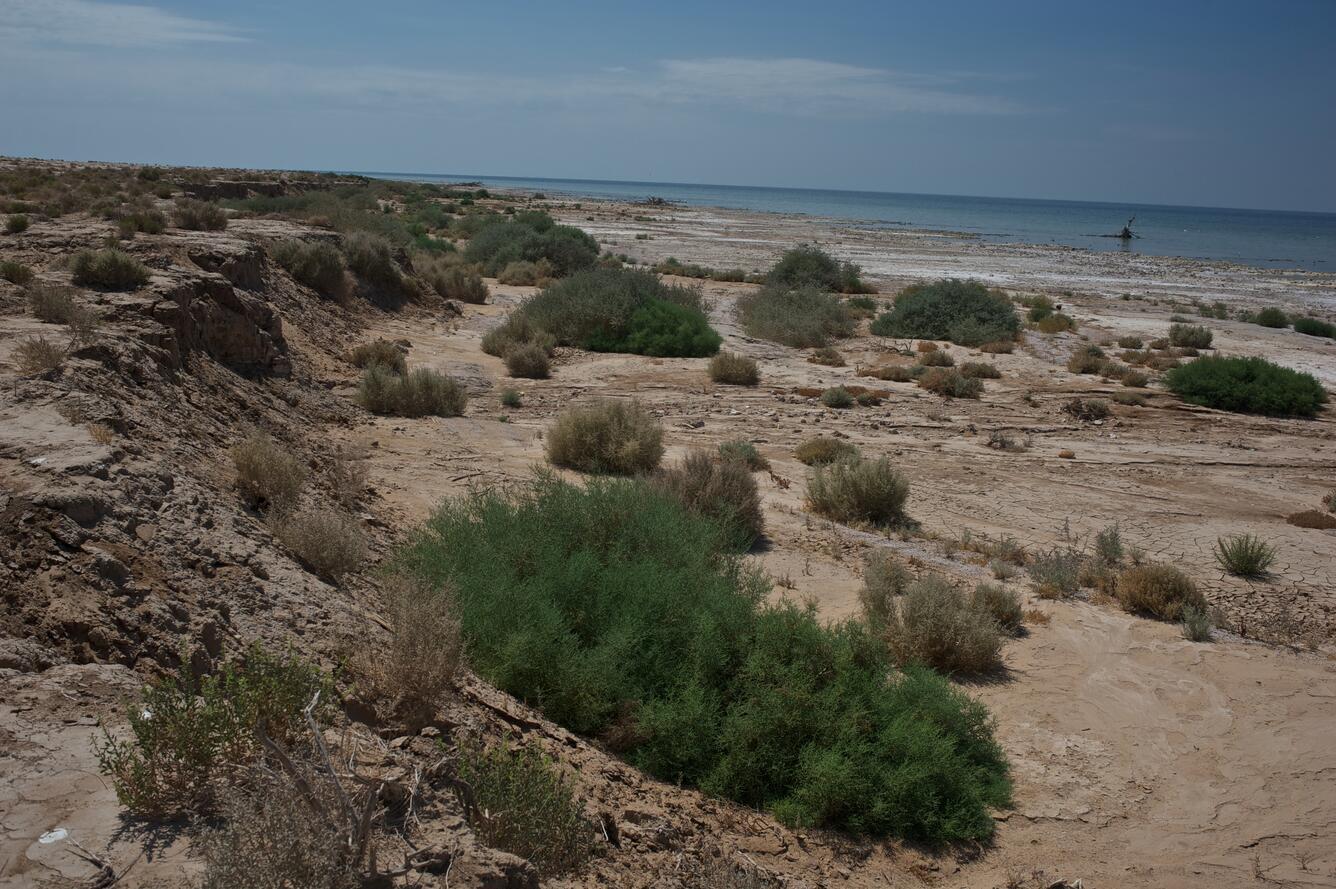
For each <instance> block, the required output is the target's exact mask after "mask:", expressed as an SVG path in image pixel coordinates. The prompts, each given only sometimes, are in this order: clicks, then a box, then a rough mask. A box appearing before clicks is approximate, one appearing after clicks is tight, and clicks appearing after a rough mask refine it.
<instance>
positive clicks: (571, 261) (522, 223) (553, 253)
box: [464, 210, 598, 278]
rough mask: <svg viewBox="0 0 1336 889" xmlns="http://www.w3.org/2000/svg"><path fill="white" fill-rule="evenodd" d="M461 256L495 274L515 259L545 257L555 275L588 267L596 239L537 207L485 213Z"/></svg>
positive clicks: (595, 257) (594, 256) (594, 253)
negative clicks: (504, 213)
mask: <svg viewBox="0 0 1336 889" xmlns="http://www.w3.org/2000/svg"><path fill="white" fill-rule="evenodd" d="M464 257H465V258H466V259H467V260H468V261H469V262H472V263H477V264H479V265H480V266H481V267H482V270H483V272H485V273H486V274H488V275H491V276H496V275H497V274H499V273H500V272H501V271H502V270H503V269H505V268H506V267H507V266H509V265H510V264H511V263H515V262H531V263H535V264H536V263H539V262H542V261H546V262H547V263H548V265H549V266H550V267H551V269H552V271H553V273H554V276H555V277H559V278H560V277H565V276H568V275H572V274H574V273H576V272H580V271H584V270H586V269H590V268H592V267H593V266H594V264H595V263H596V262H597V261H598V242H597V241H595V240H594V239H593V238H592V237H590V236H589V235H588V234H587V233H585V232H584V231H582V230H580V229H578V228H574V227H573V226H569V225H557V224H556V222H555V221H554V220H553V219H552V217H551V216H549V215H547V214H546V213H544V212H543V211H541V210H528V211H521V212H519V213H516V214H515V215H514V216H513V217H511V218H510V219H507V218H506V217H504V216H492V217H487V218H486V219H485V222H484V224H483V226H482V228H481V229H479V230H478V231H477V232H475V233H474V234H473V236H472V237H471V238H470V239H469V244H468V247H467V248H466V249H465V250H464Z"/></svg>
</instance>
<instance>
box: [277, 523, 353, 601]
mask: <svg viewBox="0 0 1336 889" xmlns="http://www.w3.org/2000/svg"><path fill="white" fill-rule="evenodd" d="M271 525H272V526H273V530H274V534H275V536H276V537H278V539H279V540H281V541H283V544H284V545H285V546H286V547H287V548H288V549H290V550H292V552H293V555H295V556H296V557H297V559H298V561H300V562H301V563H302V564H303V565H305V566H306V567H307V568H310V569H311V570H312V571H314V572H315V573H316V574H318V575H320V576H321V577H323V578H324V579H325V580H328V581H330V582H331V583H336V584H337V583H340V582H342V580H343V578H344V576H345V575H348V574H351V573H353V572H354V571H356V570H357V569H358V568H360V567H362V563H363V562H365V561H366V557H367V548H366V535H365V534H363V533H362V526H361V525H360V524H359V523H358V521H357V519H355V518H353V517H352V516H350V515H346V514H344V513H343V512H341V511H339V510H337V509H330V508H327V507H326V508H320V507H313V508H309V509H304V510H301V511H299V512H292V513H285V514H283V515H279V516H277V517H275V518H273V519H271Z"/></svg>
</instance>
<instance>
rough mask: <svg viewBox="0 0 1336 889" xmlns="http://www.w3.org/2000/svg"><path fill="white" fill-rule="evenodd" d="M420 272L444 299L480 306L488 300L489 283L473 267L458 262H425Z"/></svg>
mask: <svg viewBox="0 0 1336 889" xmlns="http://www.w3.org/2000/svg"><path fill="white" fill-rule="evenodd" d="M421 265H422V268H421V269H420V270H419V273H420V274H421V275H422V277H423V279H424V280H425V281H426V282H427V283H428V284H430V285H431V288H432V290H435V291H436V293H437V294H438V295H439V296H441V297H442V298H444V299H457V300H459V301H460V302H462V303H471V304H472V305H476V306H480V305H483V304H484V303H486V302H487V284H486V283H485V282H484V281H483V280H482V275H479V274H478V273H477V272H476V271H474V270H473V269H471V268H469V267H467V266H462V265H458V264H451V265H447V264H444V263H440V262H424V263H422V264H421Z"/></svg>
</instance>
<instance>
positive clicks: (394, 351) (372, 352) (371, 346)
mask: <svg viewBox="0 0 1336 889" xmlns="http://www.w3.org/2000/svg"><path fill="white" fill-rule="evenodd" d="M348 360H349V361H351V362H352V363H353V366H354V367H361V368H367V367H371V366H372V365H373V364H379V365H380V366H381V367H387V368H389V369H390V370H392V371H394V372H395V373H397V374H402V373H403V372H404V371H405V370H407V369H408V362H407V355H406V354H405V351H404V349H403V347H402V346H400V345H399V344H398V343H392V342H390V341H389V340H372V341H371V342H369V343H363V344H362V345H360V346H358V347H357V348H356V349H353V350H352V352H351V353H349V355H348Z"/></svg>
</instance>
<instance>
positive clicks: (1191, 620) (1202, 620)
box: [1183, 605, 1213, 642]
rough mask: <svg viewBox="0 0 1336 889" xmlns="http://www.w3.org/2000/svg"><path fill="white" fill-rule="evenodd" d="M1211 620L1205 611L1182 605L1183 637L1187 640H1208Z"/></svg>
mask: <svg viewBox="0 0 1336 889" xmlns="http://www.w3.org/2000/svg"><path fill="white" fill-rule="evenodd" d="M1212 627H1213V622H1212V621H1211V615H1210V614H1208V613H1207V612H1205V611H1203V610H1201V609H1199V608H1194V607H1193V606H1191V605H1184V606H1183V638H1184V639H1187V640H1188V641H1189V642H1210V641H1211V629H1212Z"/></svg>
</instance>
